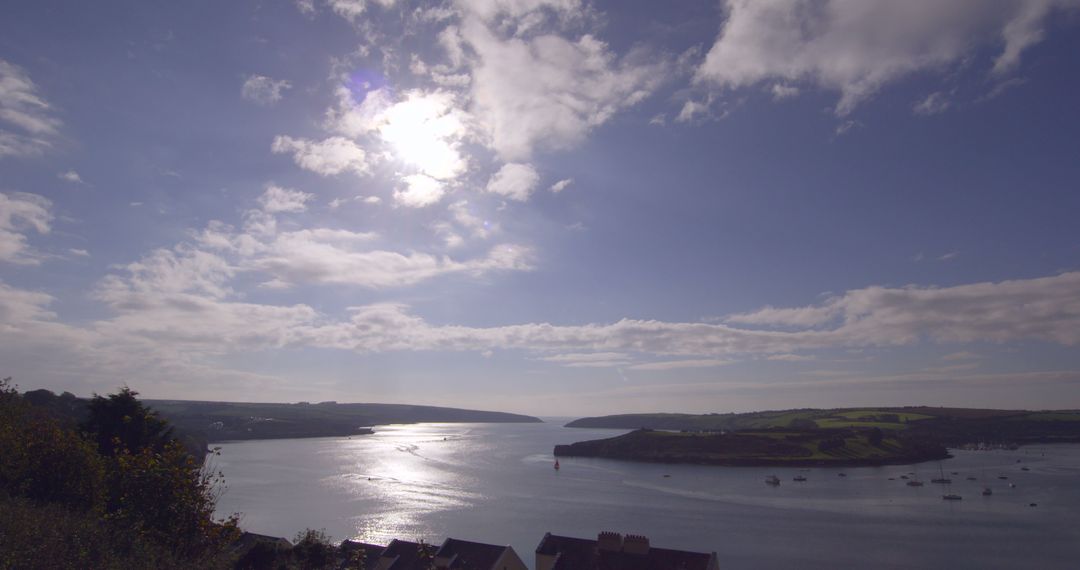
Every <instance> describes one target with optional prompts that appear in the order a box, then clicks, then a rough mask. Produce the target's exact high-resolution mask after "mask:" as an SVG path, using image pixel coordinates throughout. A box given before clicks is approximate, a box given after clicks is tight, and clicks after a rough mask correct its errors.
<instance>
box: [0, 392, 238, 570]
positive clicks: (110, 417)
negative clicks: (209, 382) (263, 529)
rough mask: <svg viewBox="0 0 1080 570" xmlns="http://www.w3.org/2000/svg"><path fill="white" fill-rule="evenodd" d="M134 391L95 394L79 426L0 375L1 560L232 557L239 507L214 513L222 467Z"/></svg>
mask: <svg viewBox="0 0 1080 570" xmlns="http://www.w3.org/2000/svg"><path fill="white" fill-rule="evenodd" d="M136 395H137V394H136V392H134V391H132V390H130V389H127V388H123V389H121V390H120V392H119V393H117V394H113V395H110V396H108V397H101V396H95V397H94V399H93V401H91V403H90V405H89V406H88V407H87V413H88V417H87V419H86V421H85V422H84V424H83V430H84V431H83V433H80V432H78V431H76V430H74V429H69V428H65V427H64V425H63V424H61V423H60V422H59V421H57V420H56V419H53V418H51V417H47V415H46V414H47V413H48V411H47V410H36V409H35V408H33V407H31V406H29V405H27V402H26V401H24V399H23V398H22V397H20V396H19V394H18V392H17V391H16V390H15V388H14V387H13V386H12V385H11V383H10V379H4V380H0V499H2V500H3V501H4V505H3V507H4V509H3V511H2V512H0V517H2V520H0V569H2V568H23V567H42V568H51V567H62V568H67V567H71V568H99V567H113V562H114V561H119V562H116V566H115V567H117V568H170V567H198V568H205V567H218V566H221V565H223V564H225V561H226V560H227V559H228V556H227V554H226V549H227V548H228V547H229V546H230V545H231V544H232V543H233V542H235V540H236V538H237V536H238V535H239V531H238V529H237V521H236V517H230V518H229V519H226V520H224V521H220V522H218V521H215V520H214V519H213V514H214V507H215V504H216V501H217V489H218V487H219V485H220V484H221V481H222V478H221V474H220V473H218V474H213V473H211V472H209V471H208V470H206V469H204V468H203V467H202V465H201V464H200V462H199V461H197V460H196V459H195V458H194V457H192V455H191V454H189V453H188V452H187V451H186V450H185V449H184V447H183V445H182V444H181V443H180V442H178V441H176V440H174V439H172V437H171V434H172V429H171V428H170V427H169V425H168V424H167V423H166V422H165V421H164V420H161V419H160V418H158V417H157V415H156V414H154V413H153V412H151V411H150V410H149V409H147V408H146V407H145V406H143V404H142V403H141V402H139V401H138V400H137V399H136V398H135V396H136ZM50 396H51V392H46V391H37V392H35V393H34V394H33V399H37V400H42V401H46V402H52V401H53V398H50ZM61 398H62V397H61ZM35 508H36V509H37V510H35ZM53 519H55V520H57V521H60V523H57V524H60V527H63V528H66V529H67V530H65V531H64V532H58V531H57V530H56V529H57V528H60V527H58V526H56V525H55V524H53V523H52V520H53ZM61 523H62V524H61ZM64 525H66V526H64ZM56 553H62V554H56ZM56 556H59V558H56ZM54 559H55V560H58V561H60V562H57V563H55V564H53V563H50V562H48V561H49V560H54ZM136 560H137V561H139V562H138V563H129V562H130V561H136ZM148 561H154V562H152V563H151V562H148Z"/></svg>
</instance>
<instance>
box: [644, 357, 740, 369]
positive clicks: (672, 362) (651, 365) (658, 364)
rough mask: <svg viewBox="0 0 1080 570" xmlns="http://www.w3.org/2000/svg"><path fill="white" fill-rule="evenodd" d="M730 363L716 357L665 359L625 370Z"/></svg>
mask: <svg viewBox="0 0 1080 570" xmlns="http://www.w3.org/2000/svg"><path fill="white" fill-rule="evenodd" d="M731 363H732V361H731V360H720V359H716V358H706V359H699V360H667V361H663V362H647V363H645V364H635V365H633V366H630V367H628V368H627V370H679V369H682V368H713V367H716V366H725V365H728V364H731Z"/></svg>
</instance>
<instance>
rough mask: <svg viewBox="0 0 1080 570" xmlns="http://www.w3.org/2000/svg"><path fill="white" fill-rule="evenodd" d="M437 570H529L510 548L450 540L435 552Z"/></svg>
mask: <svg viewBox="0 0 1080 570" xmlns="http://www.w3.org/2000/svg"><path fill="white" fill-rule="evenodd" d="M435 568H447V569H449V570H528V569H527V568H526V566H525V563H524V562H522V560H521V558H519V557H518V555H517V553H516V552H514V549H513V548H512V547H510V546H496V545H494V544H483V543H480V542H469V541H467V540H458V539H456V538H448V539H446V542H443V543H442V546H440V547H439V550H438V551H437V552H435Z"/></svg>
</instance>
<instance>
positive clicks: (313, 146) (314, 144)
mask: <svg viewBox="0 0 1080 570" xmlns="http://www.w3.org/2000/svg"><path fill="white" fill-rule="evenodd" d="M271 150H272V151H273V152H274V153H275V154H281V153H286V154H287V153H292V155H293V160H295V161H296V164H297V165H298V166H300V167H301V168H303V169H305V170H310V171H312V172H314V173H316V174H319V175H321V176H334V175H337V174H341V173H342V172H346V171H352V172H353V173H355V174H358V175H364V174H367V172H368V164H367V155H366V153H365V152H364V149H362V148H360V147H359V146H356V143H354V142H353V141H351V140H349V139H347V138H344V137H330V138H328V139H324V140H322V141H311V140H308V139H294V138H292V137H287V136H278V137H276V138H275V139H274V144H273V145H272V146H271Z"/></svg>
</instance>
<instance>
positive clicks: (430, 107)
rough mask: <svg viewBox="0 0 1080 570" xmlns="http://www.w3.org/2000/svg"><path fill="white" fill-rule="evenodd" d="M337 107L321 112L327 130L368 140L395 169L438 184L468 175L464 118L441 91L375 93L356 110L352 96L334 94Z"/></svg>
mask: <svg viewBox="0 0 1080 570" xmlns="http://www.w3.org/2000/svg"><path fill="white" fill-rule="evenodd" d="M337 95H338V103H337V106H336V107H335V108H332V109H330V110H329V111H328V112H327V125H328V126H329V128H331V129H332V130H334V131H337V132H339V133H341V134H343V135H345V136H348V137H352V138H353V139H357V140H359V139H362V138H365V137H371V138H372V139H373V140H371V141H369V142H370V143H378V144H379V145H381V146H382V147H383V148H385V149H386V152H387V153H388V154H389V155H391V156H393V157H394V158H396V159H397V160H399V161H400V162H401V163H403V164H405V165H407V166H410V167H412V168H415V169H416V170H418V171H419V172H420V173H421V174H425V175H427V176H430V177H432V178H437V179H439V180H449V179H453V178H457V177H458V176H460V175H462V174H463V173H464V172H465V171H466V170H467V169H468V161H467V160H466V158H465V156H464V155H463V154H462V150H461V147H462V144H463V142H464V141H466V140H468V138H469V137H470V136H471V135H470V130H469V127H468V123H469V118H468V116H467V114H466V113H465V112H464V111H462V110H461V109H459V108H458V107H457V102H456V98H455V96H454V94H452V93H450V92H447V91H442V90H434V91H423V90H411V91H406V92H405V93H403V94H401V95H400V96H398V95H395V94H393V93H392V92H391V91H390V90H389V89H385V88H384V89H375V90H372V91H369V92H367V93H366V94H365V95H364V99H363V101H361V102H360V103H359V104H357V103H356V102H355V101H354V99H353V95H352V91H351V90H349V89H347V88H344V87H342V88H340V89H339V90H338V93H337Z"/></svg>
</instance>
